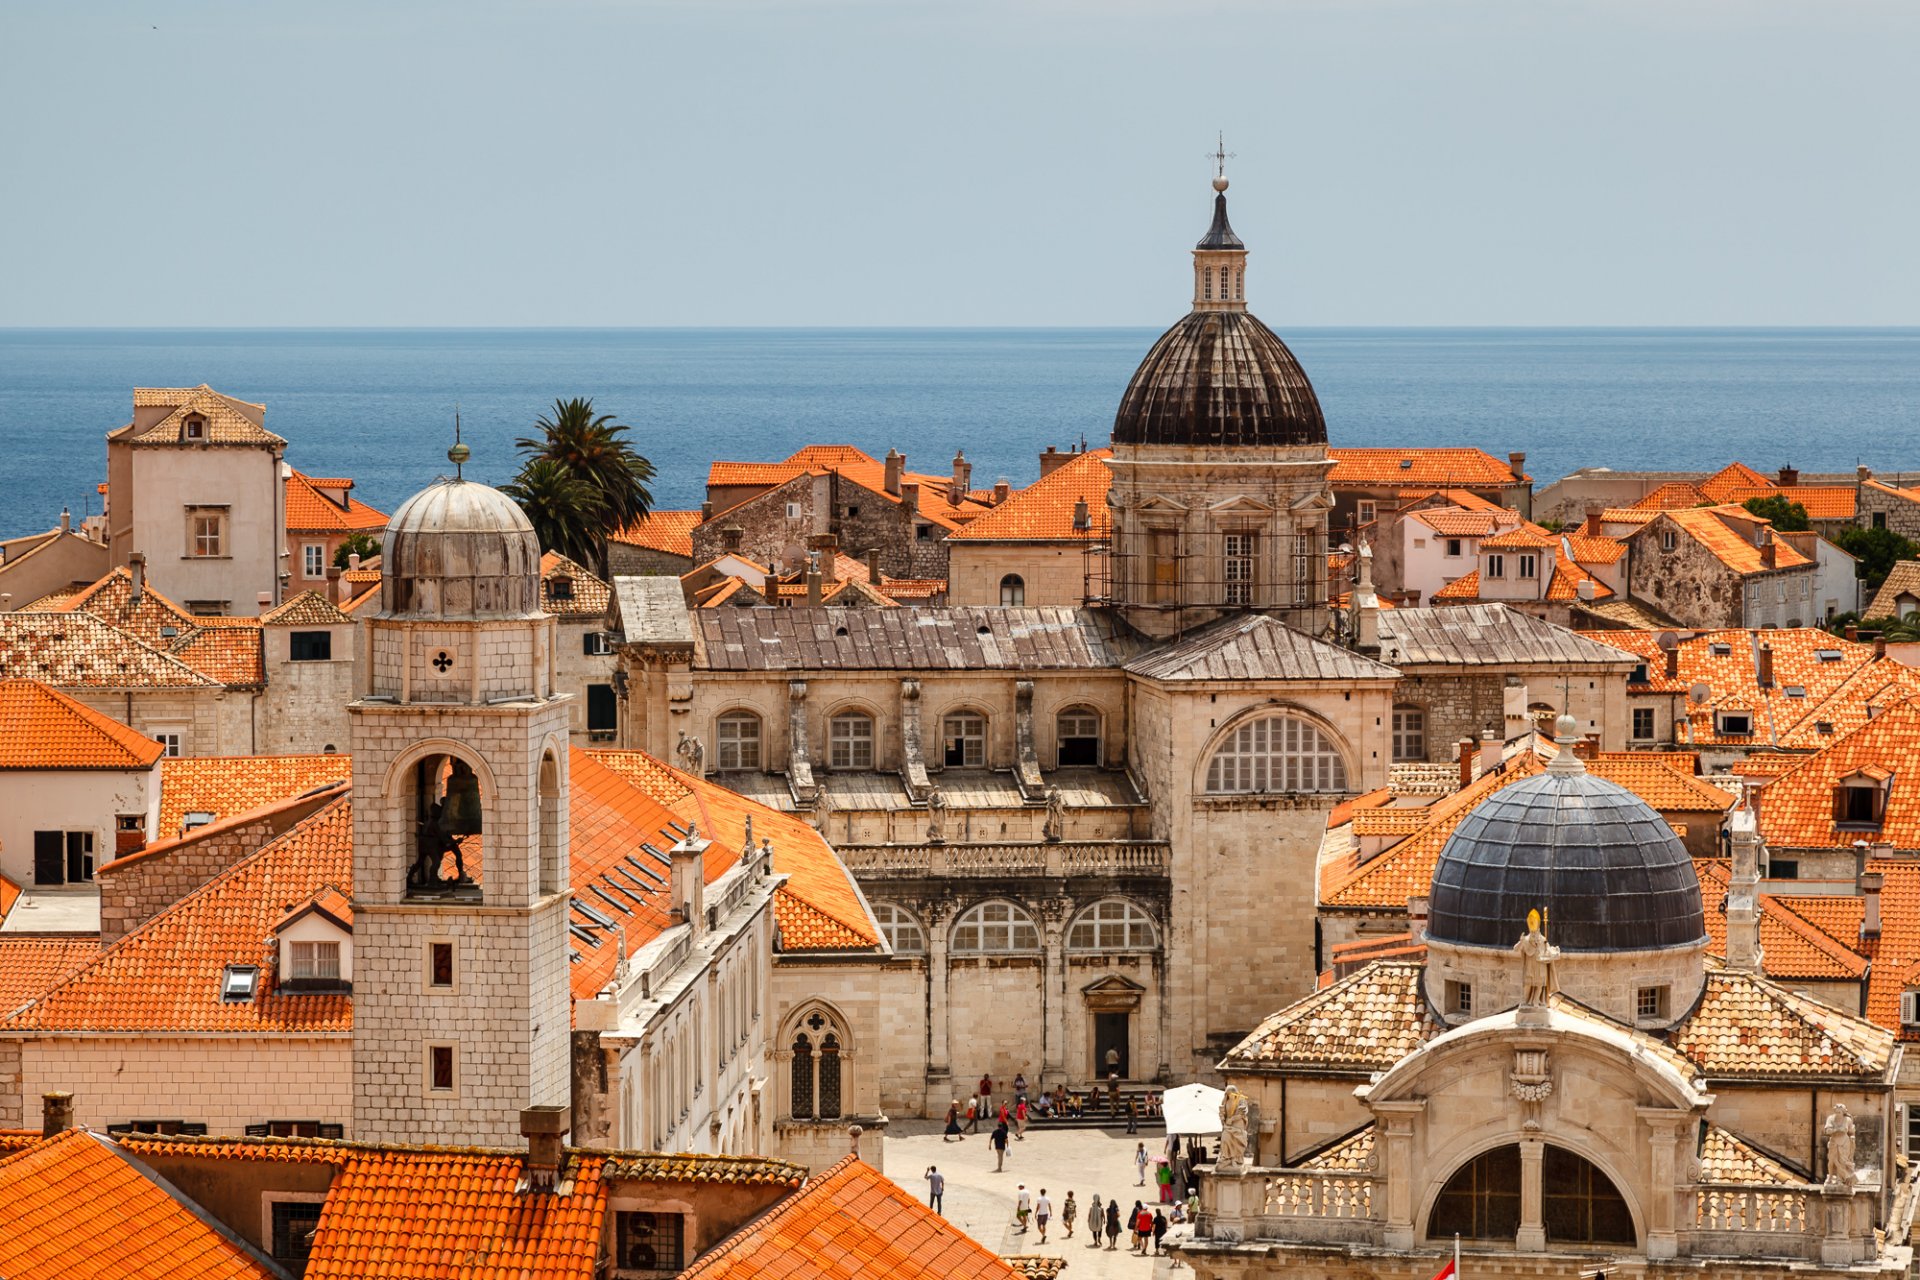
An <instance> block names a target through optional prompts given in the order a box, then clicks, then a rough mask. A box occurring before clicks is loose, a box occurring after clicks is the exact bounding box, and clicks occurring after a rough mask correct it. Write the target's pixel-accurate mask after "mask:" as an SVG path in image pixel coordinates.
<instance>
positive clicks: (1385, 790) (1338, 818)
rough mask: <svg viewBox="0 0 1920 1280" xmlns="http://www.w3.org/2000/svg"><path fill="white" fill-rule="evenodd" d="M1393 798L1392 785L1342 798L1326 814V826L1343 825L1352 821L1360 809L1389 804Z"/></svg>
mask: <svg viewBox="0 0 1920 1280" xmlns="http://www.w3.org/2000/svg"><path fill="white" fill-rule="evenodd" d="M1393 798H1394V797H1393V788H1392V787H1380V788H1377V789H1375V790H1373V791H1367V792H1363V793H1361V794H1360V795H1357V796H1355V797H1353V798H1352V799H1351V800H1342V801H1341V802H1340V803H1339V804H1337V805H1335V806H1333V809H1332V810H1331V811H1330V812H1329V813H1328V814H1327V827H1328V828H1329V829H1331V828H1334V827H1343V826H1345V825H1346V824H1347V823H1349V822H1352V821H1353V819H1354V815H1355V814H1357V813H1359V812H1360V811H1361V810H1362V809H1376V808H1378V807H1380V806H1381V805H1384V804H1391V803H1393Z"/></svg>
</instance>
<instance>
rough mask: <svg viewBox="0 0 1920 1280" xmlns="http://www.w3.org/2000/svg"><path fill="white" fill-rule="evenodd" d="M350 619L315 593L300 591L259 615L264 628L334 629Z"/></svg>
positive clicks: (331, 603)
mask: <svg viewBox="0 0 1920 1280" xmlns="http://www.w3.org/2000/svg"><path fill="white" fill-rule="evenodd" d="M351 621H352V619H351V618H349V617H347V615H346V614H344V613H342V612H340V610H339V608H338V606H336V605H335V604H334V603H333V601H331V600H329V599H327V598H326V597H325V596H323V595H321V594H320V593H319V592H317V591H302V592H301V593H300V594H299V595H297V596H295V597H294V598H293V599H291V600H289V601H287V602H286V603H285V604H282V605H280V606H279V607H278V608H275V609H270V610H268V611H267V612H266V613H263V614H261V615H260V622H261V624H262V625H264V626H275V627H334V626H339V625H340V624H341V623H343V622H351Z"/></svg>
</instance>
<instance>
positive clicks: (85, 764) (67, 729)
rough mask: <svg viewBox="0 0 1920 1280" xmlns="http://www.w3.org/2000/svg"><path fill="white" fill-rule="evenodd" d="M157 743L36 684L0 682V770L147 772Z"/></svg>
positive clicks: (161, 749) (162, 750) (156, 753)
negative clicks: (126, 770) (113, 770)
mask: <svg viewBox="0 0 1920 1280" xmlns="http://www.w3.org/2000/svg"><path fill="white" fill-rule="evenodd" d="M165 752H166V748H165V747H163V746H161V745H160V744H159V743H158V742H155V741H154V740H153V739H151V738H149V737H147V736H146V735H145V734H141V733H137V732H135V731H134V730H132V729H130V728H128V727H127V726H126V725H124V724H121V723H120V722H119V721H118V720H115V719H112V718H111V717H108V716H104V715H101V714H100V713H99V712H98V711H95V710H94V709H93V708H92V707H88V706H83V705H82V704H80V703H78V702H75V701H74V700H73V699H72V698H69V697H68V696H67V695H66V694H64V693H61V692H59V691H58V690H55V689H49V688H47V686H45V685H43V684H41V683H39V682H38V681H35V680H0V769H149V768H151V767H152V766H153V762H154V761H156V760H158V759H159V758H160V757H161V756H162V755H163V754H165Z"/></svg>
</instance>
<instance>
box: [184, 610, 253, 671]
mask: <svg viewBox="0 0 1920 1280" xmlns="http://www.w3.org/2000/svg"><path fill="white" fill-rule="evenodd" d="M248 621H252V619H248ZM172 652H173V656H174V657H176V658H178V659H180V661H182V662H184V663H186V664H187V665H188V666H190V667H192V668H193V669H194V670H195V671H198V672H199V673H200V674H202V675H204V676H206V677H208V678H209V679H212V680H217V681H219V682H220V683H221V684H224V685H227V686H229V687H233V688H245V687H250V686H255V685H264V684H266V682H267V663H266V654H265V652H264V650H263V647H262V644H261V635H260V628H259V627H258V626H252V627H201V628H200V629H198V630H197V631H194V632H192V633H191V634H189V635H186V636H183V637H181V638H180V640H179V641H177V642H176V643H175V644H174V646H173V650H172Z"/></svg>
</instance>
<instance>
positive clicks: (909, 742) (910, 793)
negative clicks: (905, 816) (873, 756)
mask: <svg viewBox="0 0 1920 1280" xmlns="http://www.w3.org/2000/svg"><path fill="white" fill-rule="evenodd" d="M900 780H901V782H903V783H904V784H905V785H906V788H907V798H908V799H910V800H912V801H913V802H914V803H915V804H918V803H920V802H921V801H923V800H925V799H926V798H927V792H928V791H929V790H930V789H931V786H932V784H931V783H930V782H929V781H928V780H927V760H926V755H925V753H924V752H923V751H922V750H921V746H920V682H919V681H918V680H915V679H912V678H908V679H904V680H902V681H901V682H900Z"/></svg>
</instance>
